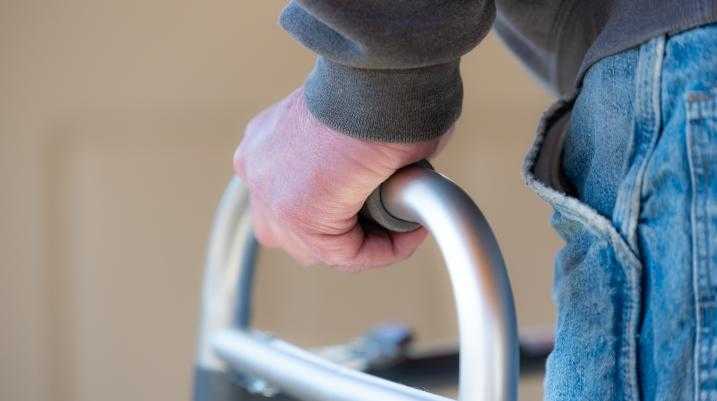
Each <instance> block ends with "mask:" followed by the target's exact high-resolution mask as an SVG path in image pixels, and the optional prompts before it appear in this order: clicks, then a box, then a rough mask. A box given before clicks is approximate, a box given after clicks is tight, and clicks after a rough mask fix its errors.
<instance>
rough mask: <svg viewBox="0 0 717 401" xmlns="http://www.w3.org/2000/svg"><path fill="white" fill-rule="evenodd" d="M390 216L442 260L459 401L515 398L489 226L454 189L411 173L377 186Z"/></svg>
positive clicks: (513, 355)
mask: <svg viewBox="0 0 717 401" xmlns="http://www.w3.org/2000/svg"><path fill="white" fill-rule="evenodd" d="M381 201H382V203H383V204H384V207H386V210H387V211H388V212H389V213H390V214H392V215H393V216H395V217H397V218H399V219H402V220H407V221H414V222H418V223H421V224H422V225H423V226H425V227H426V228H428V230H430V231H431V233H432V234H433V237H434V238H435V240H436V242H437V243H438V246H439V247H440V249H441V252H442V253H443V257H444V259H445V261H446V265H447V268H448V272H449V274H450V278H451V283H452V285H453V295H454V297H455V304H456V308H457V313H458V325H459V331H460V378H459V383H460V384H459V399H460V400H463V401H468V400H485V401H488V400H491V401H493V400H501V401H513V400H515V399H516V398H517V385H518V376H519V374H518V371H519V352H518V335H517V323H516V315H515V307H514V305H513V293H512V291H511V288H510V282H509V280H508V275H507V271H506V269H505V265H504V262H503V257H502V255H501V252H500V248H499V247H498V242H497V241H496V239H495V236H494V235H493V231H492V230H491V228H490V226H489V225H488V222H487V221H486V219H485V217H484V216H483V214H482V213H481V212H480V210H479V209H478V207H477V206H476V204H475V203H474V202H473V201H472V200H471V199H470V197H469V196H468V195H467V194H466V193H465V192H464V191H463V190H462V189H460V188H459V187H458V186H457V185H456V184H455V183H453V182H452V181H451V180H449V179H448V178H446V177H444V176H442V175H441V174H439V173H437V172H435V171H433V170H430V169H426V168H420V167H410V168H407V169H403V170H401V171H399V172H398V173H397V174H395V175H394V176H393V177H391V179H389V180H388V181H387V182H386V183H384V184H383V186H382V187H381Z"/></svg>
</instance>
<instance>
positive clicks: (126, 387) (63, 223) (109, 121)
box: [0, 0, 559, 401]
mask: <svg viewBox="0 0 717 401" xmlns="http://www.w3.org/2000/svg"><path fill="white" fill-rule="evenodd" d="M283 5H284V2H281V1H253V2H248V1H238V0H207V1H202V2H196V1H186V0H171V1H170V0H150V1H148V0H143V1H137V0H124V1H116V0H115V1H111V0H91V1H90V0H62V1H60V0H44V1H36V0H23V1H17V0H0V400H13V401H30V400H33V401H34V400H40V401H44V400H47V401H71V400H72V401H74V400H76V401H90V400H103V401H112V400H127V399H152V400H187V399H188V398H189V391H190V385H191V383H190V374H191V361H192V358H193V354H194V341H195V325H196V320H197V311H198V300H199V288H200V280H201V276H202V258H203V253H204V244H205V240H206V237H207V232H208V229H209V224H210V219H211V216H212V211H213V209H214V207H215V204H216V202H217V200H218V197H219V195H220V193H221V191H222V189H223V186H224V185H225V183H226V182H227V180H228V178H229V177H230V176H231V156H232V152H233V150H234V147H235V146H236V145H237V143H238V142H239V140H240V139H241V132H242V127H243V125H244V124H245V123H246V122H247V121H248V120H249V118H250V116H252V115H253V114H254V113H256V112H257V111H259V110H260V109H261V108H262V107H264V106H266V105H268V104H270V103H272V102H274V101H276V100H279V99H280V98H281V97H283V96H284V95H286V94H287V93H289V92H290V91H291V90H293V89H294V88H295V87H297V86H298V85H299V84H300V83H301V82H302V80H303V78H304V77H305V75H306V73H307V72H308V71H309V69H310V67H311V64H312V58H313V56H312V55H311V54H310V53H309V52H308V51H306V50H304V49H303V48H301V47H300V46H299V45H298V44H296V43H294V42H293V41H292V40H291V39H290V38H289V37H288V35H286V34H285V33H284V32H283V31H282V30H281V29H280V28H279V27H278V26H277V24H276V22H275V21H276V19H277V16H278V15H279V12H280V9H281V8H282V7H283ZM463 71H464V79H465V93H466V98H465V106H464V110H465V111H464V116H463V118H462V120H461V122H460V124H459V126H458V130H457V133H456V135H455V138H454V139H453V141H452V143H451V144H450V145H449V146H448V147H447V148H446V150H445V152H444V153H443V154H442V155H441V156H440V157H439V158H438V159H437V160H436V162H435V164H436V166H437V168H438V169H440V170H441V171H443V172H445V173H446V174H447V175H449V176H451V177H453V178H454V179H455V180H456V181H457V182H458V183H460V185H462V186H463V187H464V188H465V189H466V190H467V191H468V192H469V193H470V194H471V195H472V196H473V197H474V199H475V200H476V201H477V202H478V203H479V204H480V206H481V207H482V208H483V210H484V212H485V213H486V215H487V217H488V219H489V220H490V221H491V222H492V223H493V225H494V228H495V230H496V232H497V236H498V237H499V240H500V241H501V243H502V247H503V251H504V254H505V258H506V260H507V264H508V266H509V269H510V273H511V277H512V281H513V286H514V290H515V293H516V297H517V306H518V311H519V320H520V324H521V326H522V327H529V326H535V325H548V326H549V325H551V321H552V311H551V306H550V302H549V288H550V282H551V274H552V266H551V263H552V257H553V256H552V255H553V253H554V251H555V250H556V249H557V247H558V246H559V241H558V239H557V238H556V237H555V236H554V235H553V234H552V232H551V231H550V229H549V227H548V216H549V211H548V209H547V208H546V207H545V206H544V205H542V204H541V202H540V201H539V200H538V199H537V198H536V197H535V196H534V195H533V194H532V193H530V192H529V191H528V190H527V189H525V188H523V186H522V184H521V178H520V173H519V168H520V164H521V160H522V155H523V153H524V152H525V150H526V149H527V147H528V146H529V144H530V141H531V139H532V136H533V129H534V127H535V126H536V123H537V118H538V117H539V115H540V113H541V112H542V110H543V109H544V107H545V106H546V104H547V103H548V102H549V99H548V98H547V96H546V95H545V94H544V93H543V91H542V90H541V89H540V88H539V87H538V86H537V85H536V83H535V82H534V81H532V80H531V79H530V78H529V77H528V75H527V73H526V72H525V71H524V70H523V69H522V68H521V67H520V66H519V65H518V64H517V62H516V61H515V60H514V59H512V58H511V57H510V56H509V55H508V54H507V52H506V50H504V49H503V47H502V46H501V45H500V43H498V42H497V41H496V39H495V38H494V37H492V36H491V37H489V38H488V39H487V40H486V41H485V42H484V43H483V44H481V45H480V46H479V47H478V49H476V50H475V51H473V52H472V53H471V54H470V55H468V56H467V57H465V58H464V61H463ZM260 264H261V266H260V272H259V277H258V281H259V284H258V290H257V294H258V295H257V296H258V305H257V312H256V318H257V324H258V325H259V326H260V327H262V328H266V329H270V330H272V331H274V332H276V333H281V334H282V335H283V336H285V337H287V338H289V339H291V340H293V341H296V342H298V343H299V344H302V345H318V344H325V343H329V342H340V341H344V340H346V339H347V338H350V337H352V336H354V335H356V334H358V333H360V332H362V331H363V330H365V329H367V328H368V327H370V326H371V325H372V324H375V323H378V322H381V321H385V320H401V321H404V322H406V323H409V324H411V325H412V326H413V327H415V328H416V329H417V331H418V333H419V340H420V341H421V342H422V343H430V342H435V341H450V340H451V339H453V338H454V337H455V335H456V328H455V319H454V315H453V305H452V301H451V295H450V288H449V285H448V281H447V277H446V275H445V273H444V271H443V269H442V267H441V262H440V259H439V257H438V255H437V252H436V248H435V247H434V246H433V244H426V245H425V246H424V247H423V248H422V249H421V250H420V251H419V252H418V253H417V255H415V256H414V257H413V258H412V259H411V260H409V261H408V262H406V263H403V264H401V265H399V266H395V267H392V268H389V269H386V270H382V271H375V272H370V273H366V274H360V275H350V274H340V273H334V272H331V271H329V270H327V269H325V268H322V267H314V268H308V269H304V268H299V267H296V266H295V265H294V264H293V263H292V262H291V261H290V260H289V259H288V258H287V257H286V256H284V255H282V254H281V253H279V252H271V253H267V254H264V255H262V257H261V263H260ZM539 388H540V382H539V379H534V380H533V381H532V382H530V383H527V384H526V385H525V386H524V388H523V393H522V397H521V398H522V399H524V400H538V399H539V398H540V390H539Z"/></svg>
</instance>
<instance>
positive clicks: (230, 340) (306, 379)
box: [195, 166, 519, 401]
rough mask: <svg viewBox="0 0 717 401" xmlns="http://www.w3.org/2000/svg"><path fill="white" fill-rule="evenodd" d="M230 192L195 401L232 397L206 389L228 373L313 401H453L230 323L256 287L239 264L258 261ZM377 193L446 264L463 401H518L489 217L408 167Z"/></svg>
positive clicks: (211, 256)
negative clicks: (430, 240)
mask: <svg viewBox="0 0 717 401" xmlns="http://www.w3.org/2000/svg"><path fill="white" fill-rule="evenodd" d="M231 191H234V192H241V191H242V189H241V188H240V186H239V184H238V183H237V181H236V179H235V181H234V182H233V183H232V184H230V187H229V188H228V189H227V192H226V193H225V195H224V198H223V200H222V202H221V204H220V207H219V210H218V212H217V215H216V218H215V226H214V230H213V234H212V237H211V240H210V246H209V252H208V258H207V273H206V276H205V287H204V297H203V302H204V305H203V308H202V313H203V314H204V316H203V319H202V322H203V323H202V329H201V333H200V342H199V355H198V374H197V378H196V383H195V401H199V400H205V401H225V399H224V398H222V397H230V396H231V395H230V392H231V391H230V390H227V389H226V388H225V389H223V390H222V391H215V390H209V391H207V389H206V388H202V386H205V387H206V386H209V385H212V384H216V383H219V387H229V386H230V384H227V382H229V379H228V377H229V370H228V369H227V367H228V366H230V367H231V368H233V370H234V371H235V372H237V373H238V374H239V377H240V378H241V382H242V383H244V384H246V383H253V384H256V383H268V384H270V385H271V386H276V387H277V388H278V389H279V390H280V391H281V392H283V393H286V394H288V395H291V396H293V397H296V398H298V399H302V400H307V401H309V400H310V401H375V400H382V401H384V400H385V401H419V400H423V401H439V400H440V401H448V399H447V398H445V397H441V396H437V395H433V394H430V393H428V392H425V391H421V390H417V389H414V388H411V387H407V386H404V385H400V384H396V383H393V382H390V381H387V380H384V379H380V378H376V377H373V376H370V375H367V374H365V373H361V372H357V371H353V370H350V369H347V368H345V367H341V366H338V365H336V364H333V363H331V362H328V361H326V360H322V359H321V358H318V357H317V356H315V355H313V354H311V353H309V352H307V351H303V350H301V349H299V348H296V347H294V346H292V345H290V344H287V343H285V342H283V341H280V340H278V339H275V338H272V337H270V336H267V335H265V334H263V333H259V332H254V331H251V330H249V329H248V328H246V327H244V326H242V325H241V324H237V321H236V320H234V321H232V319H231V315H232V314H231V313H229V312H228V311H227V309H226V308H227V305H228V306H231V307H235V308H237V309H239V310H240V312H241V310H247V309H248V308H247V305H248V302H249V301H250V294H247V291H248V289H249V288H250V286H249V285H246V283H242V282H241V281H242V280H238V278H243V279H244V280H247V279H249V280H250V279H251V274H246V271H247V263H240V261H241V260H244V261H245V262H246V260H250V259H251V258H253V256H252V257H250V258H247V257H244V258H242V257H241V255H240V254H239V251H240V250H243V252H245V253H246V252H254V250H255V249H256V244H255V243H254V244H252V241H251V240H250V239H249V238H251V237H252V235H251V231H250V230H247V229H246V224H247V222H246V220H247V219H246V218H245V215H246V213H245V211H246V210H247V208H246V206H243V207H238V206H237V204H236V203H234V204H232V202H237V201H239V200H240V199H239V198H240V196H239V195H236V194H232V193H230V192H231ZM379 191H380V197H379V199H380V202H381V204H382V205H383V207H384V208H385V212H387V213H388V214H390V215H391V216H393V217H395V218H397V219H400V220H404V221H408V222H416V223H419V224H421V225H423V226H425V227H426V228H427V229H428V230H429V231H430V232H431V233H432V234H433V236H434V237H435V239H436V241H437V243H438V245H439V247H440V249H441V251H442V254H443V257H444V259H445V261H446V265H447V268H448V271H449V275H450V279H451V283H452V286H453V291H454V297H455V304H456V308H457V314H458V324H459V330H460V340H459V343H460V377H459V398H458V399H459V400H461V401H515V400H516V398H517V384H518V376H519V373H518V370H519V354H518V336H517V324H516V315H515V309H514V305H513V297H512V291H511V288H510V283H509V280H508V276H507V272H506V269H505V266H504V263H503V258H502V256H501V253H500V249H499V247H498V244H497V241H496V239H495V237H494V235H493V232H492V230H491V229H490V226H489V225H488V223H487V221H486V220H485V218H484V217H483V215H482V213H481V212H480V210H479V209H478V207H477V206H476V205H475V204H474V203H473V201H472V200H471V199H470V197H469V196H468V195H467V194H466V193H465V192H464V191H462V190H461V189H460V188H459V187H458V186H457V185H456V184H454V183H453V182H452V181H450V180H449V179H447V178H445V177H444V176H442V175H440V174H438V173H436V172H434V171H432V170H430V169H428V168H425V167H419V166H409V167H407V168H404V169H401V170H400V171H398V172H397V173H396V174H394V175H393V176H392V177H391V178H389V179H388V180H387V181H386V182H385V183H384V184H382V186H381V188H380V189H379ZM244 196H245V195H244ZM243 202H244V204H245V203H246V200H245V199H244V200H243ZM228 220H229V221H228ZM240 223H241V224H240ZM239 227H244V228H239ZM252 262H253V261H252ZM238 322H239V323H241V322H242V319H239V321H238ZM210 348H212V349H213V350H214V351H216V355H213V354H212V353H211V352H209V349H210ZM217 356H218V357H219V358H217ZM227 364H228V365H227ZM207 373H208V375H207ZM215 376H216V377H219V379H217V378H216V377H215ZM207 377H209V378H211V380H209V379H207ZM210 393H214V395H207V394H210ZM228 394H229V395H228ZM228 399H229V398H226V400H228Z"/></svg>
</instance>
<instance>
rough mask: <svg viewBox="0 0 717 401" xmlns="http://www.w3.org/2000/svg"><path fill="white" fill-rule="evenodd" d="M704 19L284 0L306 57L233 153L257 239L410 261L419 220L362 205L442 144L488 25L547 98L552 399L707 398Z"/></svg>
mask: <svg viewBox="0 0 717 401" xmlns="http://www.w3.org/2000/svg"><path fill="white" fill-rule="evenodd" d="M716 20H717V1H715V0H596V1H591V2H578V1H575V0H572V1H571V0H546V1H541V2H532V1H525V0H522V1H521V0H497V1H495V3H494V1H493V0H454V1H437V0H411V1H399V0H364V1H345V2H340V1H336V0H294V1H291V2H290V3H289V4H288V5H287V7H286V8H285V9H284V11H283V12H282V14H281V17H280V23H281V25H282V26H283V27H284V28H285V29H286V30H287V31H288V32H289V33H290V34H291V35H293V36H294V37H295V38H296V39H297V40H298V41H299V42H301V43H302V44H303V45H305V46H306V47H307V48H309V49H310V50H312V51H314V52H315V53H316V54H317V55H318V57H317V60H316V64H315V67H314V69H313V71H312V72H311V73H310V75H309V76H308V78H307V80H306V81H305V83H304V84H303V85H302V86H301V87H300V88H299V89H297V90H296V91H294V92H293V93H291V94H290V95H289V96H288V97H286V98H285V99H284V100H282V101H280V102H278V103H276V104H275V105H273V106H271V107H269V108H268V109H266V110H264V111H263V112H261V113H260V114H259V115H258V116H256V117H255V118H254V119H253V120H252V121H251V122H250V123H249V124H248V125H247V127H246V132H245V134H244V137H243V139H242V142H241V144H240V146H239V147H238V149H237V151H236V154H235V157H234V166H235V171H236V174H237V175H238V176H239V177H241V178H242V179H243V180H244V181H245V182H246V183H247V185H248V187H249V189H250V194H251V195H250V196H251V205H252V218H253V224H254V228H255V232H256V235H257V237H258V239H259V241H260V242H261V243H262V244H263V245H265V246H270V247H281V248H283V249H284V250H286V251H287V252H288V253H290V254H291V255H292V256H293V257H294V258H296V259H297V260H299V261H300V262H302V263H304V264H312V263H317V262H321V263H325V264H328V265H331V266H335V267H336V268H339V269H343V270H351V271H357V270H361V269H365V268H370V267H377V266H383V265H387V264H391V263H394V262H396V261H398V260H401V259H403V258H406V257H408V256H409V255H410V254H411V253H412V252H413V251H414V250H415V249H416V247H417V246H418V245H419V244H420V243H421V241H422V240H423V239H424V237H425V235H426V233H425V232H424V230H422V229H419V230H416V231H413V232H409V233H392V232H387V231H382V230H379V229H376V228H375V227H368V226H362V224H361V223H360V221H359V219H358V218H357V213H358V212H359V210H360V209H361V207H362V205H363V203H364V201H365V199H366V197H367V196H368V195H369V194H370V193H371V192H372V191H373V190H374V189H375V188H376V187H377V186H378V185H379V184H380V183H381V182H382V181H384V180H385V179H386V178H388V177H389V176H390V175H391V174H392V173H393V172H394V171H396V170H397V169H398V168H400V167H402V166H404V165H407V164H410V163H412V162H415V161H418V160H421V159H425V158H429V157H430V156H431V155H434V154H435V153H436V152H438V151H439V150H440V148H441V146H442V144H443V143H444V142H445V140H446V139H447V138H448V137H449V135H448V133H449V132H450V131H451V129H452V126H453V124H454V122H455V121H456V119H457V118H458V116H459V115H460V113H461V109H462V86H461V77H460V72H459V62H460V58H461V56H462V55H464V54H466V53H467V52H469V51H470V50H471V49H473V48H474V47H475V46H476V45H477V44H478V43H479V42H480V41H481V40H482V39H483V38H484V37H485V35H486V34H487V32H488V31H489V29H490V28H491V26H494V27H495V30H496V31H497V33H498V34H499V35H500V37H501V38H502V39H503V41H504V42H505V43H506V44H507V45H508V46H509V47H510V48H511V49H512V50H513V51H514V52H515V54H517V56H518V57H519V58H520V59H521V60H522V61H523V62H524V63H525V64H526V65H527V66H528V67H529V69H530V70H531V71H532V72H533V73H534V74H535V75H536V76H537V77H538V78H539V79H541V80H542V82H544V83H545V84H546V85H547V86H548V87H549V88H550V90H552V91H553V92H554V93H555V94H557V95H559V97H560V100H558V101H557V102H556V103H555V105H554V106H552V107H551V108H550V110H548V112H547V113H546V114H545V116H544V117H543V119H542V121H541V122H540V124H539V127H538V133H537V137H536V141H535V145H534V146H533V148H532V149H531V150H530V151H529V152H528V155H527V157H526V161H525V166H524V177H525V181H526V183H527V185H528V186H529V187H530V188H531V189H533V190H534V191H536V192H537V193H538V194H539V195H540V196H541V197H542V198H543V199H545V201H547V202H548V203H550V204H551V205H552V206H553V208H554V210H555V213H554V217H553V219H552V224H553V225H554V227H555V228H556V230H557V231H558V232H559V233H560V235H561V236H562V237H563V239H564V240H565V243H566V244H565V246H564V248H563V249H562V250H561V251H560V252H559V253H558V255H557V258H556V266H555V282H554V297H555V302H556V315H557V321H556V328H555V330H556V333H555V335H556V340H555V341H556V342H555V349H554V351H553V352H552V354H551V356H550V357H549V359H548V362H547V367H546V378H545V398H546V399H547V400H630V401H637V400H672V401H674V400H680V401H682V400H700V401H705V400H717V24H715V21H716ZM470 112H480V110H470ZM479 152H480V150H476V154H479Z"/></svg>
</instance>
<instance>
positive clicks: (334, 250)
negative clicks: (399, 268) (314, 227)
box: [307, 224, 427, 272]
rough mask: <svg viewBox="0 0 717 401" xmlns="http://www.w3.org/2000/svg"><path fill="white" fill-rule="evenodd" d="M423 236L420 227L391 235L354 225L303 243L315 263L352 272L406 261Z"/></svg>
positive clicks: (424, 236) (384, 231)
mask: <svg viewBox="0 0 717 401" xmlns="http://www.w3.org/2000/svg"><path fill="white" fill-rule="evenodd" d="M426 235H427V232H426V230H425V229H423V228H419V229H418V230H415V231H411V232H408V233H395V232H389V231H387V230H385V229H383V228H371V229H365V228H364V227H362V226H361V225H359V224H356V225H354V227H353V228H352V229H351V230H350V231H349V232H347V233H345V234H341V235H321V236H312V237H310V238H308V239H307V242H308V245H309V247H310V248H311V250H312V251H313V255H314V257H315V258H316V259H317V260H319V261H321V262H322V263H324V264H327V265H329V266H332V267H335V268H337V269H339V270H343V271H352V272H356V271H362V270H366V269H370V268H375V267H383V266H388V265H391V264H394V263H397V262H400V261H402V260H404V259H406V258H408V257H409V256H411V255H412V254H413V252H414V251H415V250H416V248H418V246H419V245H420V244H421V243H422V242H423V240H424V239H425V238H426Z"/></svg>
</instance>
